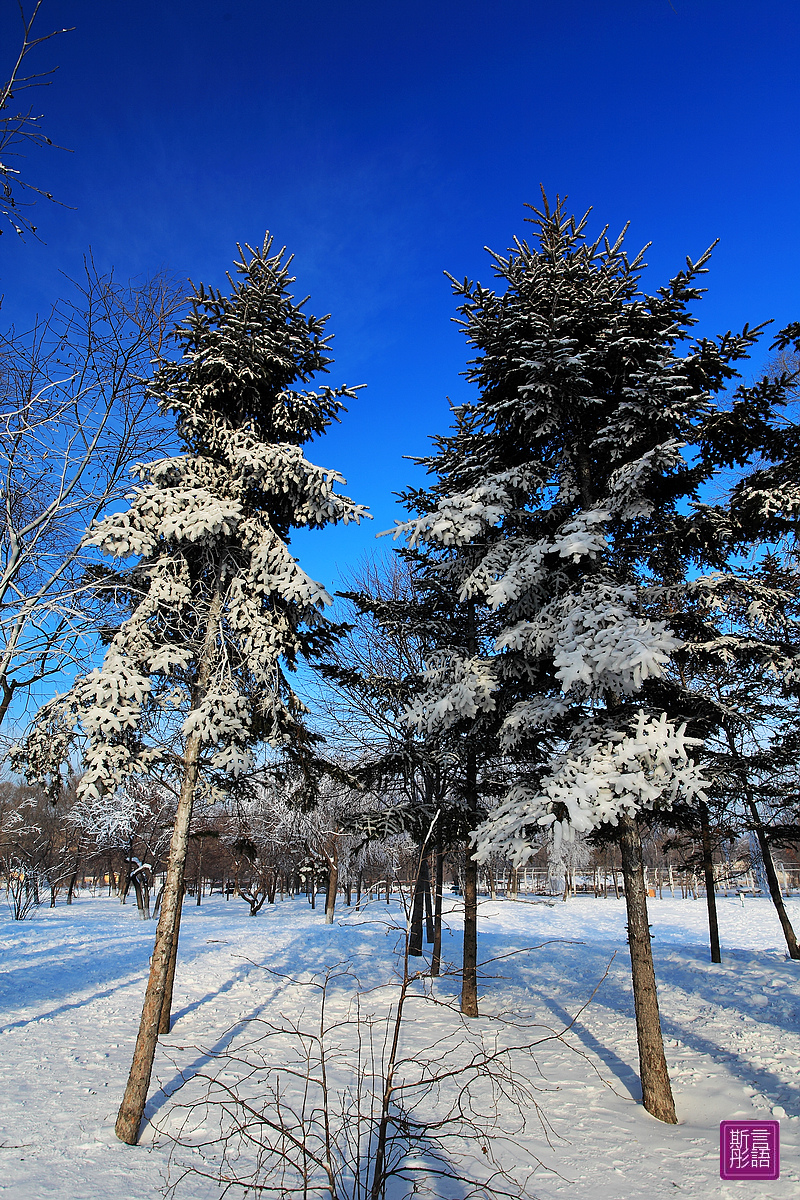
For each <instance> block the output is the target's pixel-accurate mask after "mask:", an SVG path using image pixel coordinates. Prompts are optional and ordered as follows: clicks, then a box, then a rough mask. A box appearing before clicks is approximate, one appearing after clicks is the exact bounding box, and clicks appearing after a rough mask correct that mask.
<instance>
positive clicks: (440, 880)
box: [431, 822, 444, 975]
mask: <svg viewBox="0 0 800 1200" xmlns="http://www.w3.org/2000/svg"><path fill="white" fill-rule="evenodd" d="M433 861H434V885H433V886H434V892H433V952H432V954H431V975H438V974H439V971H440V970H441V967H442V892H443V891H444V846H443V842H442V829H441V822H440V823H439V826H438V828H437V830H436V853H435V855H434V860H433Z"/></svg>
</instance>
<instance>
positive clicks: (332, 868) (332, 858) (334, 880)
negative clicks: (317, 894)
mask: <svg viewBox="0 0 800 1200" xmlns="http://www.w3.org/2000/svg"><path fill="white" fill-rule="evenodd" d="M338 860H339V855H338V849H337V846H336V843H335V842H334V845H333V849H332V850H331V853H330V855H329V856H328V890H327V892H326V893H325V924H326V925H332V924H333V914H334V912H335V910H336V893H337V891H338V890H339V861H338Z"/></svg>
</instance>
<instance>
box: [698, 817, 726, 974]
mask: <svg viewBox="0 0 800 1200" xmlns="http://www.w3.org/2000/svg"><path fill="white" fill-rule="evenodd" d="M699 811H700V834H701V837H702V839H703V873H704V875H705V877H706V906H707V908H708V936H709V941H710V943H711V961H712V962H713V963H718V962H722V955H721V954H720V949H719V923H718V921H717V896H716V892H715V891H714V858H713V855H712V849H711V827H710V825H709V821H708V805H707V804H704V803H703V802H702V801H701V803H700V806H699Z"/></svg>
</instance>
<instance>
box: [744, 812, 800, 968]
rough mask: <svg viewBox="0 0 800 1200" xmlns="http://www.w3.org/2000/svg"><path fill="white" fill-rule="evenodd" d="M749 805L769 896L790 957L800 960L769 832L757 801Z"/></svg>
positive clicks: (799, 952)
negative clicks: (763, 821)
mask: <svg viewBox="0 0 800 1200" xmlns="http://www.w3.org/2000/svg"><path fill="white" fill-rule="evenodd" d="M747 805H748V808H749V809H750V812H751V814H752V817H753V823H754V825H755V833H756V837H757V838H758V845H759V849H760V850H761V857H762V859H763V860H764V871H765V873H766V876H767V883H768V884H769V894H770V896H771V897H772V903H773V904H774V905H775V911H776V912H777V914H778V919H779V921H780V923H781V928H782V929H783V936H784V937H785V938H786V946H787V949H788V951H789V957H790V958H800V947H798V945H797V938H796V937H795V933H794V929H793V928H792V922H791V921H790V920H789V914H788V913H787V911H786V905H785V904H784V903H783V896H782V895H781V885H780V884H779V883H778V873H777V871H776V870H775V863H774V862H773V860H772V849H771V847H770V844H769V839H768V838H767V831H766V829H765V828H764V825H763V823H762V821H761V816H760V814H759V811H758V808H757V807H756V803H755V801H754V800H753V799H751V798H750V797H748V800H747Z"/></svg>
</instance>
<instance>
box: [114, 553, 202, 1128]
mask: <svg viewBox="0 0 800 1200" xmlns="http://www.w3.org/2000/svg"><path fill="white" fill-rule="evenodd" d="M221 609H222V596H221V591H220V579H219V574H217V580H216V585H215V590H214V596H213V598H212V601H211V604H210V606H209V612H208V621H207V624H206V631H205V638H204V641H203V650H202V655H201V657H200V662H199V663H198V671H197V684H196V687H195V688H194V694H193V696H192V706H193V707H196V706H197V705H198V704H199V703H200V702H201V700H202V699H203V697H204V696H205V693H206V688H207V687H208V681H209V679H210V677H211V671H212V667H213V664H214V660H215V658H216V646H217V634H218V632H219V621H220V612H221ZM201 745H202V743H201V741H200V735H199V734H192V735H191V736H190V737H189V738H188V739H187V741H186V746H185V749H184V757H183V762H184V767H183V780H182V782H181V792H180V798H179V800H178V809H177V812H176V814H175V826H174V829H173V831H172V841H171V843H170V849H169V863H168V865H167V877H166V880H165V881H164V888H163V891H162V897H161V915H160V917H159V920H158V928H157V930H156V941H155V948H154V950H153V957H152V960H151V967H150V978H149V979H148V981H147V990H146V992H145V998H144V1006H143V1008H142V1017H141V1021H140V1024H139V1035H138V1037H137V1039H136V1048H135V1050H134V1052H133V1062H132V1063H131V1070H130V1074H129V1076H128V1083H127V1086H126V1088H125V1095H124V1096H123V1098H122V1104H121V1105H120V1109H119V1114H118V1116H117V1123H116V1126H115V1130H116V1134H117V1137H118V1138H119V1140H120V1141H121V1142H126V1143H127V1144H128V1145H129V1146H134V1145H135V1144H136V1142H137V1141H138V1139H139V1126H140V1125H141V1122H142V1114H143V1113H144V1106H145V1103H146V1101H147V1089H148V1088H149V1086H150V1076H151V1074H152V1071H153V1060H154V1059H155V1054H156V1044H157V1042H158V1032H159V1026H160V1023H161V1010H162V1007H163V1004H164V997H165V994H166V988H167V978H168V975H169V970H170V960H171V957H172V954H173V948H174V951H175V953H176V954H177V941H178V933H179V929H180V917H181V905H182V893H183V881H184V872H185V869H186V851H187V847H188V845H189V824H190V822H191V819H192V807H193V804H194V793H195V788H196V787H197V775H198V771H199V767H200V750H201Z"/></svg>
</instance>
